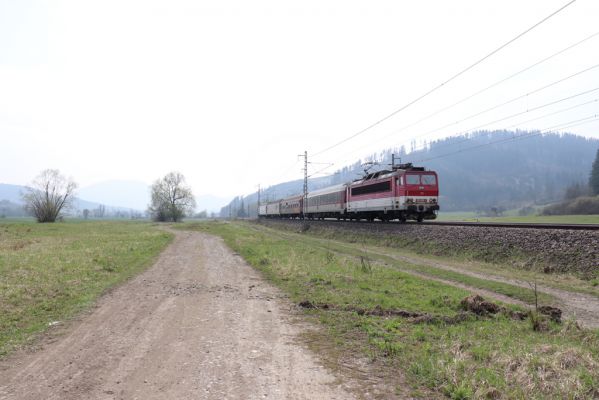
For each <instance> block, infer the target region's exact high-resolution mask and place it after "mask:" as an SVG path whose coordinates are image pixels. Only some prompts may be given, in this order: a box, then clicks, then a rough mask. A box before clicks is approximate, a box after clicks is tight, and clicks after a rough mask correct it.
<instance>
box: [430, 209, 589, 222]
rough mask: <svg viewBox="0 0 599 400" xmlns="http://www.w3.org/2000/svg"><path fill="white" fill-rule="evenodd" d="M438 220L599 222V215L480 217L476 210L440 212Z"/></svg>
mask: <svg viewBox="0 0 599 400" xmlns="http://www.w3.org/2000/svg"><path fill="white" fill-rule="evenodd" d="M436 220H437V221H456V222H506V223H512V222H513V223H517V222H519V223H523V224H599V215H528V216H518V215H505V216H503V217H479V216H477V214H476V213H474V212H440V213H439V216H438V218H437V219H436Z"/></svg>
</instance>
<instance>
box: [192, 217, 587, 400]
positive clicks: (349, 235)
mask: <svg viewBox="0 0 599 400" xmlns="http://www.w3.org/2000/svg"><path fill="white" fill-rule="evenodd" d="M181 228H182V229H194V230H201V231H203V232H207V233H211V234H216V235H219V236H222V237H223V238H224V240H225V242H226V243H227V244H228V245H229V246H230V247H231V248H232V249H234V250H235V251H237V252H238V253H239V254H240V255H241V256H242V257H244V258H245V259H246V260H247V261H248V262H249V263H250V264H251V265H253V266H254V267H255V268H257V269H258V270H260V271H262V273H263V274H264V276H265V277H267V278H268V279H270V280H271V282H273V283H274V284H275V285H277V286H279V287H280V288H281V289H282V290H283V291H284V292H285V293H287V295H288V296H289V298H290V299H291V300H292V301H293V302H294V303H296V304H297V306H298V308H300V309H303V310H304V313H305V315H306V316H307V317H308V318H311V319H312V320H313V321H314V322H315V323H317V324H319V325H320V326H322V327H323V329H321V330H319V331H317V332H313V333H311V334H310V335H307V336H306V342H307V343H308V345H309V346H310V347H312V348H313V349H314V350H315V351H317V352H318V354H320V355H321V357H322V358H323V360H324V362H325V363H326V364H327V365H328V366H330V367H331V368H334V369H337V370H339V371H340V372H341V373H343V374H352V373H353V374H355V375H359V376H363V378H364V380H365V383H366V382H368V384H374V383H373V382H377V381H382V382H384V384H383V385H379V386H382V387H394V388H395V389H394V393H392V392H389V393H387V397H385V396H383V397H382V398H392V396H397V397H399V398H414V397H415V398H457V399H468V398H491V399H508V398H510V399H511V398H526V399H535V398H536V399H546V398H554V399H562V398H581V399H592V398H597V397H598V396H599V330H598V329H597V328H598V327H599V317H598V316H599V290H598V288H597V281H596V276H597V275H596V273H594V272H593V269H592V268H590V267H589V266H588V265H587V264H584V265H583V266H582V267H580V265H577V264H575V263H574V262H573V263H572V264H569V268H565V266H566V263H565V262H564V261H562V259H561V258H560V257H555V254H557V253H558V252H559V250H556V251H555V253H552V251H551V249H552V246H557V245H555V243H558V242H560V240H564V237H563V235H564V232H563V231H560V232H551V231H550V232H547V236H544V237H541V238H540V239H539V237H538V236H539V234H542V232H536V234H535V232H534V231H533V232H531V230H526V231H525V232H520V230H512V231H510V232H505V231H506V230H501V232H491V231H490V230H487V229H485V228H482V229H483V231H482V232H481V228H476V231H475V233H471V232H470V231H467V229H466V228H462V227H426V226H419V225H415V224H414V225H413V226H412V225H409V224H408V225H391V224H387V225H384V224H379V225H378V226H376V227H374V228H373V227H372V226H370V225H366V224H351V225H350V224H335V223H333V222H331V223H328V222H326V221H325V222H324V223H323V222H319V221H310V222H309V223H308V224H305V223H302V222H298V221H262V222H259V223H249V222H245V223H243V222H231V223H199V224H197V223H193V224H186V225H183V226H181ZM438 228H441V229H442V230H443V232H442V233H439V232H433V231H432V230H436V229H438ZM429 229H430V230H429ZM471 229H474V228H471ZM522 231H524V230H522ZM590 233H591V234H593V235H596V234H595V233H592V232H590ZM565 234H566V235H567V237H566V238H565V240H566V241H567V243H569V245H570V246H575V247H577V248H576V250H575V251H574V250H573V251H572V252H571V253H568V254H572V255H578V257H574V258H572V259H573V260H582V262H583V263H590V261H588V260H593V259H594V258H593V257H596V255H594V251H592V250H591V248H590V247H585V246H591V244H592V240H596V236H593V238H594V239H589V238H587V237H584V235H585V234H589V232H583V233H582V235H580V236H579V232H572V235H571V236H568V235H570V232H566V233H565ZM553 235H560V236H559V237H558V236H553ZM432 238H434V239H435V245H433V244H432V241H431V240H432ZM535 241H540V242H541V243H544V244H539V243H532V242H535ZM528 242H531V243H528ZM439 244H440V245H439ZM566 250H567V248H566ZM589 251H590V252H592V253H593V254H590V255H589V254H581V253H585V252H589ZM539 252H547V253H549V255H547V254H542V255H541V254H537V253H539ZM544 257H547V258H544ZM543 260H549V261H551V263H546V262H545V261H543ZM547 266H549V268H546V267H547ZM564 271H572V273H570V272H567V273H564ZM535 288H536V290H535ZM477 295H478V296H477ZM535 304H537V305H536V306H535ZM352 371H353V372H352ZM367 386H368V385H367Z"/></svg>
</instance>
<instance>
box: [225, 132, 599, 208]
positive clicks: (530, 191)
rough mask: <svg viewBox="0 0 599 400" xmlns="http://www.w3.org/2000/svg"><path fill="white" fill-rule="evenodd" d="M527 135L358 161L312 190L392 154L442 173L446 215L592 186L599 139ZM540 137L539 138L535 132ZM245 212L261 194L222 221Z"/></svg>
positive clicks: (283, 187) (278, 192)
mask: <svg viewBox="0 0 599 400" xmlns="http://www.w3.org/2000/svg"><path fill="white" fill-rule="evenodd" d="M523 134H526V133H525V132H519V131H518V132H511V131H492V132H487V131H482V132H476V133H473V134H470V135H468V136H461V137H452V138H446V139H441V140H437V141H433V142H430V143H428V144H427V145H426V146H422V147H423V148H422V149H419V150H413V151H410V152H407V151H406V150H405V149H404V148H401V149H387V150H384V151H383V152H381V153H379V154H375V155H372V156H371V157H369V158H368V159H365V160H358V161H356V163H354V164H353V165H351V166H347V167H344V168H342V169H341V170H339V171H337V172H336V173H335V174H333V175H331V176H328V177H323V178H317V179H314V180H311V181H310V184H309V188H310V189H311V190H314V189H317V188H319V187H323V186H326V185H329V184H336V183H342V182H347V181H351V180H353V179H355V178H356V177H357V176H358V175H357V174H359V173H360V172H362V167H361V165H362V163H363V162H365V161H377V162H379V163H380V165H381V168H382V167H384V166H385V164H390V163H391V154H393V153H395V154H396V156H398V157H401V161H402V162H413V163H414V164H415V165H418V166H424V167H426V168H427V169H431V170H435V171H437V172H438V174H439V181H440V191H441V196H442V199H441V208H442V210H444V211H469V210H486V209H490V208H492V207H501V208H505V209H510V208H518V207H523V206H528V205H533V204H547V203H550V202H553V201H557V200H560V199H561V198H562V197H563V195H564V192H565V189H566V187H568V186H569V185H571V184H573V183H576V182H580V183H585V184H586V182H588V179H589V174H590V171H591V165H592V163H593V160H594V158H595V155H596V153H597V148H599V139H589V138H584V137H580V136H575V135H571V134H562V135H558V134H543V135H536V136H531V137H528V138H525V139H518V137H521V136H522V135H523ZM533 134H534V133H533ZM301 191H302V181H301V180H296V181H292V182H286V183H282V184H279V185H275V186H272V187H270V188H268V189H267V190H265V191H264V192H263V197H262V198H263V199H265V198H268V199H271V200H272V199H277V198H281V197H285V196H289V195H290V194H294V193H301ZM242 200H243V204H244V207H245V208H246V210H247V205H248V204H250V205H251V207H250V208H251V209H253V208H254V207H255V204H254V203H255V202H256V200H257V198H256V194H255V193H254V194H252V195H250V196H247V197H245V198H243V199H242V198H241V197H238V198H236V199H234V200H233V201H232V202H231V204H229V206H227V207H224V208H223V210H222V211H221V216H228V215H229V207H230V208H231V209H232V210H233V211H232V212H231V214H232V215H236V213H237V210H238V209H239V207H240V205H241V201H242Z"/></svg>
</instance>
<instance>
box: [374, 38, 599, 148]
mask: <svg viewBox="0 0 599 400" xmlns="http://www.w3.org/2000/svg"><path fill="white" fill-rule="evenodd" d="M596 36H599V32H595V33H593V34H592V35H589V36H587V37H585V38H584V39H582V40H579V41H578V42H576V43H573V44H571V45H569V46H567V47H565V48H563V49H561V50H559V51H557V52H555V53H553V54H551V55H549V56H547V57H545V58H543V59H541V60H539V61H536V62H535V63H533V64H531V65H529V66H527V67H525V68H523V69H521V70H519V71H518V72H515V73H513V74H511V75H509V76H507V77H505V78H502V79H500V80H498V81H496V82H495V83H492V84H490V85H489V86H486V87H484V88H483V89H480V90H478V91H476V92H474V93H472V94H470V95H468V96H465V97H463V98H462V99H460V100H458V101H456V102H454V103H451V104H450V105H448V106H444V107H442V108H440V109H438V110H436V111H434V112H432V113H430V114H428V115H426V116H424V117H422V118H420V119H419V120H417V121H415V122H412V123H410V124H409V125H406V126H403V127H401V128H399V129H398V130H396V131H393V132H392V133H391V134H389V135H386V136H384V137H383V138H381V139H380V140H381V141H382V140H385V139H387V138H389V137H391V136H394V135H397V134H398V133H400V132H403V131H405V130H406V129H409V128H412V127H414V126H416V125H418V124H420V123H422V122H424V121H427V120H429V119H431V118H433V117H436V116H437V115H439V114H441V113H443V112H445V111H447V110H450V109H452V108H453V107H455V106H458V105H460V104H463V103H464V102H466V101H468V100H470V99H472V98H474V97H476V96H478V95H480V94H482V93H484V92H486V91H488V90H490V89H492V88H494V87H497V86H499V85H500V84H502V83H505V82H507V81H508V80H510V79H513V78H515V77H516V76H518V75H521V74H523V73H525V72H527V71H530V70H531V69H533V68H534V67H537V66H539V65H541V64H543V63H545V62H547V61H549V60H551V59H553V58H555V57H557V56H558V55H560V54H563V53H565V52H566V51H568V50H571V49H573V48H575V47H577V46H580V45H581V44H583V43H585V42H587V41H588V40H590V39H592V38H594V37H596ZM421 136H423V135H416V136H414V137H412V139H416V138H419V137H421Z"/></svg>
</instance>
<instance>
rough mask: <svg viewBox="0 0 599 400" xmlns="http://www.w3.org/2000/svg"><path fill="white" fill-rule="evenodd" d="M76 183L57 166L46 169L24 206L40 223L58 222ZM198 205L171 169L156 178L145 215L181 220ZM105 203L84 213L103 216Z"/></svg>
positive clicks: (69, 204) (68, 207)
mask: <svg viewBox="0 0 599 400" xmlns="http://www.w3.org/2000/svg"><path fill="white" fill-rule="evenodd" d="M76 189H77V183H76V182H75V181H74V180H73V178H70V177H67V176H65V175H63V174H62V173H61V172H60V171H59V170H57V169H46V170H43V171H42V172H41V173H40V174H39V175H38V176H37V177H36V178H35V179H34V180H33V181H32V182H31V184H30V185H29V186H28V187H27V189H26V191H25V193H23V194H22V200H23V202H24V204H25V206H24V207H23V208H24V210H25V211H26V212H27V213H28V214H29V215H31V216H33V217H34V218H35V219H36V220H37V221H38V222H40V223H48V222H55V221H57V220H60V219H62V218H63V217H64V215H65V212H67V211H69V210H72V209H73V204H74V200H75V195H76ZM195 207H196V202H195V198H194V196H193V193H192V191H191V188H190V187H189V186H188V185H187V184H186V182H185V177H184V176H183V174H181V173H180V172H170V173H168V174H166V175H165V176H164V177H162V178H160V179H157V180H156V181H155V182H154V183H153V184H152V186H151V202H150V204H149V205H148V209H147V211H146V215H147V216H149V217H150V218H152V219H153V220H155V221H159V222H166V221H172V222H179V221H181V220H182V219H183V218H184V217H186V216H191V215H193V212H194V210H195ZM105 215H106V207H105V206H103V205H100V206H98V207H97V208H96V209H94V210H89V209H84V210H82V211H81V215H80V216H81V217H83V218H84V219H88V218H89V217H90V216H92V217H95V218H103V217H104V216H105ZM129 217H131V218H141V217H142V215H141V214H140V213H135V214H132V213H129Z"/></svg>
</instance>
